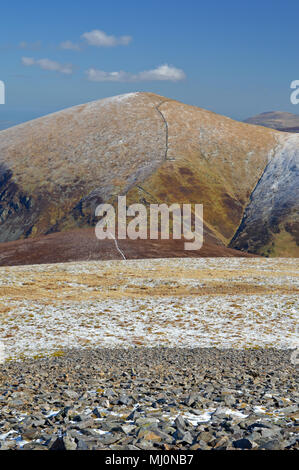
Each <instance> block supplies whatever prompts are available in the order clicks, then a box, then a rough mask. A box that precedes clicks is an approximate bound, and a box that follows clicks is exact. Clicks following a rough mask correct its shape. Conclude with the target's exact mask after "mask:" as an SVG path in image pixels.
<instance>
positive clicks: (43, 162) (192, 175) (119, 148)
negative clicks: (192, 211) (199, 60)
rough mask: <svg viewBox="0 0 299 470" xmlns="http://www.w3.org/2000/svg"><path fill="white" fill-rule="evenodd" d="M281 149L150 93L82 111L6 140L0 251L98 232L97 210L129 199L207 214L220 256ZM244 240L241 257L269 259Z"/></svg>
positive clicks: (268, 136)
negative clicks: (187, 206)
mask: <svg viewBox="0 0 299 470" xmlns="http://www.w3.org/2000/svg"><path fill="white" fill-rule="evenodd" d="M285 135H286V134H284V136H285ZM280 140H281V133H280V132H277V131H274V130H271V129H266V128H263V127H258V126H252V125H248V124H244V123H239V122H236V121H233V120H231V119H229V118H226V117H223V116H219V115H217V114H215V113H212V112H209V111H206V110H203V109H200V108H197V107H193V106H189V105H185V104H182V103H179V102H177V101H174V100H170V99H167V98H164V97H162V96H158V95H155V94H152V93H131V94H127V95H121V96H117V97H113V98H108V99H104V100H100V101H96V102H92V103H88V104H85V105H81V106H76V107H74V108H70V109H67V110H64V111H60V112H58V113H55V114H52V115H49V116H46V117H43V118H40V119H37V120H34V121H31V122H28V123H25V124H22V125H20V126H16V127H14V128H11V129H8V130H5V131H2V132H0V241H1V242H9V241H15V240H18V239H24V238H28V237H29V238H34V237H37V236H41V235H46V234H50V233H53V232H65V231H72V230H74V229H76V228H87V227H88V226H93V225H94V224H95V223H96V221H97V219H96V218H95V216H94V210H95V207H96V206H97V205H98V204H99V203H101V202H112V203H115V201H116V199H117V196H118V195H123V194H127V198H128V204H130V203H133V202H142V203H150V202H159V203H162V202H165V203H169V204H170V203H172V202H178V203H201V204H203V205H204V222H205V238H206V243H208V244H210V246H211V245H217V246H218V247H219V246H222V247H223V248H224V246H225V245H226V246H227V245H228V244H229V243H230V241H231V240H232V238H233V237H234V235H235V234H236V232H237V230H238V227H239V226H240V225H242V224H241V223H242V219H243V215H244V211H245V209H246V207H247V205H248V204H249V202H250V197H251V194H252V192H253V191H254V189H255V187H256V185H257V184H258V182H259V180H260V178H261V177H262V175H263V172H264V170H265V168H266V167H267V164H268V162H269V161H271V160H273V158H274V157H275V152H276V148H277V146H278V145H279V143H280ZM245 225H246V224H245ZM245 225H244V226H245ZM246 230H247V227H246ZM246 230H245V232H246ZM249 232H250V231H249ZM249 232H248V233H249ZM246 233H247V232H246ZM246 233H245V235H246ZM242 235H243V238H242V240H241V241H237V242H238V246H237V248H238V249H241V250H244V249H245V250H246V249H248V247H249V248H250V251H251V252H255V251H256V252H257V253H261V254H263V252H262V248H261V247H260V246H259V247H258V249H257V250H255V244H254V243H251V244H250V243H249V244H248V243H247V240H245V242H244V233H242ZM271 236H272V235H271V234H270V235H269V237H270V239H271ZM290 236H291V237H293V234H291V235H290ZM250 237H251V235H250ZM81 238H82V237H81ZM245 238H246V236H245ZM53 240H54V239H53ZM55 240H56V238H55ZM57 240H58V238H57ZM71 240H72V235H71V233H70V235H69V243H70V244H71V243H72V241H71ZM237 242H236V243H237ZM55 243H56V242H55ZM268 243H269V240H268V238H267V240H265V244H268ZM46 244H47V243H46ZM46 244H45V246H46ZM174 245H175V244H174ZM144 246H147V247H148V248H147V249H150V248H149V246H150V244H146V243H144ZM82 249H83V248H82ZM161 249H162V248H161ZM172 249H173V247H170V246H169V248H167V251H168V253H169V254H170V255H171V250H172ZM217 249H218V248H217ZM217 249H216V248H215V253H216V251H217ZM296 249H297V248H296V244H295V250H296ZM142 250H143V251H144V249H142ZM78 251H80V250H78ZM83 251H84V249H83ZM179 251H180V250H179ZM3 252H5V248H4V247H2V249H1V253H3ZM209 253H210V255H209V256H211V255H212V253H211V251H210V249H209ZM275 254H278V255H279V252H276V253H275ZM174 255H175V254H174ZM198 255H199V256H202V255H203V254H201V253H200V252H199V253H198ZM143 256H146V255H143ZM222 256H223V254H222Z"/></svg>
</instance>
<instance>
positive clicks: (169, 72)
mask: <svg viewBox="0 0 299 470" xmlns="http://www.w3.org/2000/svg"><path fill="white" fill-rule="evenodd" d="M85 73H86V75H87V78H88V80H89V81H91V82H141V81H143V82H145V81H172V82H178V81H181V80H184V79H185V78H186V74H185V72H184V71H183V70H181V69H178V68H176V67H173V66H170V65H168V64H164V65H160V66H159V67H157V68H155V69H152V70H145V71H143V72H139V73H137V74H133V73H128V72H124V71H122V70H120V71H119V72H104V71H103V70H97V69H94V68H90V69H89V70H87V71H86V72H85Z"/></svg>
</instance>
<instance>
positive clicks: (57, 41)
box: [0, 0, 299, 128]
mask: <svg viewBox="0 0 299 470" xmlns="http://www.w3.org/2000/svg"><path fill="white" fill-rule="evenodd" d="M298 21H299V2H298V1H295V0H259V1H257V0H250V1H248V0H242V1H240V0H238V1H235V0H226V1H223V0H221V1H220V0H214V1H212V0H210V1H208V2H207V1H206V0H205V1H201V0H171V1H170V0H163V1H162V0H159V1H157V0H147V1H144V0H139V1H135V0H125V1H124V0H122V1H120V0H110V1H109V2H107V1H101V0H84V1H83V0H72V1H66V0H59V1H57V0H51V2H50V1H49V2H48V1H46V0H44V2H40V0H39V1H36V0H27V1H26V2H24V1H23V0H22V1H13V0H12V1H10V2H5V4H3V2H2V4H1V29H0V57H1V62H0V80H3V81H4V82H5V85H6V104H5V105H1V106H0V128H1V127H2V128H4V127H7V126H9V125H13V124H15V123H18V122H22V121H26V120H29V119H33V118H35V117H38V116H41V115H44V114H48V113H50V112H53V111H56V110H59V109H62V108H65V107H68V106H72V105H76V104H80V103H84V102H87V101H91V100H96V99H101V98H104V97H107V96H112V95H117V94H120V93H127V92H131V91H152V92H154V93H158V94H161V95H164V96H167V97H170V98H174V99H178V100H180V101H183V102H185V103H188V104H193V105H196V106H200V107H203V108H206V109H210V110H212V111H215V112H218V113H220V114H224V115H227V116H230V117H232V118H234V119H245V118H246V117H249V116H251V115H254V114H257V113H260V112H264V111H271V110H281V111H289V112H293V113H296V114H299V105H297V106H294V105H292V104H291V103H290V93H291V90H290V83H291V82H292V81H293V80H296V79H299V60H298V59H299V28H298ZM111 72H114V74H113V75H111Z"/></svg>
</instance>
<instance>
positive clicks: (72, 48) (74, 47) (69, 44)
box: [59, 41, 81, 51]
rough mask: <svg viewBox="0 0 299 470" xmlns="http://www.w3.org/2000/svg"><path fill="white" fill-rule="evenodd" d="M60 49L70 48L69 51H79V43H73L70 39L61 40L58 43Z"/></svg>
mask: <svg viewBox="0 0 299 470" xmlns="http://www.w3.org/2000/svg"><path fill="white" fill-rule="evenodd" d="M59 47H60V49H64V50H70V51H80V50H81V47H80V46H79V44H75V43H74V42H72V41H63V42H61V43H60V45H59Z"/></svg>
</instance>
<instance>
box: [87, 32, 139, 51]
mask: <svg viewBox="0 0 299 470" xmlns="http://www.w3.org/2000/svg"><path fill="white" fill-rule="evenodd" d="M81 38H83V39H85V40H86V41H87V43H88V45H89V46H97V47H115V46H127V45H128V44H130V42H131V41H132V37H131V36H120V37H116V36H109V35H108V34H106V33H105V32H104V31H101V30H99V29H94V30H93V31H90V32H87V33H84V34H82V36H81Z"/></svg>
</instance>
